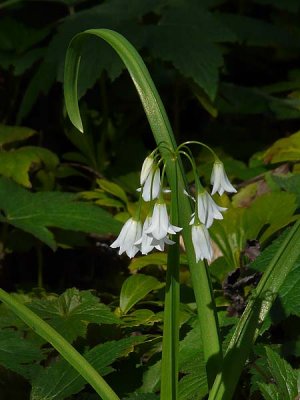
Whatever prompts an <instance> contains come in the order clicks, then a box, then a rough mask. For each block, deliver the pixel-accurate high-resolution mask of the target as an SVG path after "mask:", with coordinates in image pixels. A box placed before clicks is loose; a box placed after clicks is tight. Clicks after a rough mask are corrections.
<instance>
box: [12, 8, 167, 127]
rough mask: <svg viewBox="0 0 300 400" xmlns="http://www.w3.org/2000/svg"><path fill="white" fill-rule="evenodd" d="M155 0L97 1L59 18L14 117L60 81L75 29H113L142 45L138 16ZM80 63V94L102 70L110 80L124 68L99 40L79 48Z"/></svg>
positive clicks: (20, 114) (20, 117) (23, 112)
mask: <svg viewBox="0 0 300 400" xmlns="http://www.w3.org/2000/svg"><path fill="white" fill-rule="evenodd" d="M158 3H159V1H158V0H143V1H140V0H129V1H127V2H126V3H124V1H123V0H112V1H107V2H104V3H102V4H100V5H97V6H94V7H89V8H88V9H85V10H78V11H77V12H76V13H75V14H74V15H70V16H69V15H68V16H67V17H65V18H64V19H62V21H61V23H60V25H59V26H58V29H57V33H56V34H55V35H54V36H53V38H52V39H51V41H50V43H49V46H48V47H47V52H46V55H45V57H44V59H43V61H42V63H41V65H40V68H39V69H38V71H37V73H36V75H35V76H34V77H33V78H32V80H31V82H30V83H29V86H28V88H27V90H26V91H25V95H24V98H23V101H22V104H21V107H20V110H19V113H18V120H21V119H22V118H24V117H25V116H26V115H27V114H28V113H29V111H30V109H31V108H32V106H33V105H34V103H35V102H36V100H37V98H38V96H39V95H40V93H47V92H48V91H49V89H50V87H51V86H52V85H53V84H54V82H55V81H56V80H58V81H60V82H62V81H63V68H64V58H65V54H66V50H67V48H68V44H69V42H70V40H71V39H72V37H73V36H74V35H76V34H77V33H79V32H81V31H83V30H85V29H92V28H95V27H102V28H110V29H116V30H117V31H120V32H123V33H124V34H125V35H126V36H127V37H129V38H130V39H131V40H132V41H133V42H134V43H135V45H136V46H137V47H138V48H141V47H143V46H144V45H145V41H144V39H143V38H144V36H145V35H144V33H143V31H144V26H143V25H141V24H140V23H139V21H140V18H141V17H142V16H143V15H145V14H147V13H149V12H151V11H152V10H153V9H154V8H155V7H156V5H157V4H158ZM82 58H83V60H82V64H83V66H84V68H85V70H86V73H85V74H83V75H82V76H81V77H80V82H79V93H80V95H83V94H84V93H85V92H86V91H87V89H89V88H91V87H92V86H93V85H94V84H95V83H96V82H97V80H98V79H99V78H100V76H101V74H102V72H103V70H106V71H107V73H108V76H109V78H110V79H111V80H114V79H116V78H117V77H118V76H119V75H120V74H121V72H122V71H123V69H124V66H123V64H122V62H121V61H120V60H119V58H118V57H117V56H116V55H115V54H114V52H112V51H111V49H110V48H109V47H108V46H105V45H103V44H101V43H99V41H96V42H95V41H91V42H90V43H89V44H88V45H87V46H85V48H84V50H83V57H82Z"/></svg>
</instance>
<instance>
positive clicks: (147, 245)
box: [135, 216, 154, 254]
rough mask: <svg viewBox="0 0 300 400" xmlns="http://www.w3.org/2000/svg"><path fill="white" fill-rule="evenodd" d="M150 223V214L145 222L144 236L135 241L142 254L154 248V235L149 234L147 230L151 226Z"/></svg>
mask: <svg viewBox="0 0 300 400" xmlns="http://www.w3.org/2000/svg"><path fill="white" fill-rule="evenodd" d="M150 224H151V217H149V216H148V217H147V218H146V219H145V222H144V224H143V231H142V236H141V237H140V238H139V240H137V241H136V242H135V245H136V246H138V247H139V248H140V250H141V253H142V254H148V253H150V251H152V250H153V249H154V245H153V244H152V241H153V237H152V236H150V235H147V233H146V230H147V229H148V228H149V226H150Z"/></svg>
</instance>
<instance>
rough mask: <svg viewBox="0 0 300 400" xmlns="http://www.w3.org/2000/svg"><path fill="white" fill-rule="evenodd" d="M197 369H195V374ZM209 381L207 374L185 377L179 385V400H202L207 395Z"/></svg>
mask: <svg viewBox="0 0 300 400" xmlns="http://www.w3.org/2000/svg"><path fill="white" fill-rule="evenodd" d="M196 371H197V369H195V372H196ZM207 391H208V389H207V379H206V374H205V373H203V371H202V374H199V372H198V371H197V373H194V374H188V375H186V376H184V377H183V378H182V379H181V380H180V381H179V385H178V399H179V400H190V399H193V400H202V399H203V398H204V397H205V396H206V394H207Z"/></svg>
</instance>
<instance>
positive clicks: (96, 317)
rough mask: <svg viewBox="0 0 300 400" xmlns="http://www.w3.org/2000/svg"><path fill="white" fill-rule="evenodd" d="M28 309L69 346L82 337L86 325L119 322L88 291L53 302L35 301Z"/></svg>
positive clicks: (66, 294) (71, 292)
mask: <svg viewBox="0 0 300 400" xmlns="http://www.w3.org/2000/svg"><path fill="white" fill-rule="evenodd" d="M29 306H30V308H31V309H32V310H33V311H34V312H35V313H36V314H37V315H39V316H40V317H41V318H43V319H45V320H47V322H48V323H49V324H50V325H51V326H52V327H53V328H54V329H55V330H56V331H57V332H59V333H60V334H61V335H62V336H64V337H65V338H66V339H67V340H68V341H69V342H72V341H74V340H75V339H76V338H77V337H78V336H85V334H86V329H87V325H88V324H89V323H90V322H92V323H96V324H120V323H121V321H120V320H119V319H118V318H117V317H116V316H115V315H114V314H113V313H112V312H111V311H110V309H109V308H108V307H107V306H105V305H104V304H102V303H100V302H99V299H98V298H97V297H96V296H94V295H93V294H92V293H91V292H89V291H79V290H77V289H74V288H73V289H68V290H67V291H66V292H64V293H63V294H62V295H61V296H59V297H58V298H57V299H55V300H34V301H33V302H32V303H31V304H30V305H29Z"/></svg>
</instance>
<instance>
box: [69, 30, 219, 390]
mask: <svg viewBox="0 0 300 400" xmlns="http://www.w3.org/2000/svg"><path fill="white" fill-rule="evenodd" d="M90 35H93V36H98V37H99V38H102V39H103V40H105V41H106V42H107V43H108V44H110V45H111V46H112V47H113V49H114V50H115V51H116V52H117V53H118V55H119V56H120V57H121V59H122V60H123V62H124V64H125V65H126V67H127V69H128V72H129V74H130V76H131V78H132V80H133V83H134V85H135V87H136V89H137V92H138V94H139V96H140V99H141V102H142V104H143V107H144V110H145V112H146V116H147V118H148V121H149V124H150V127H151V130H152V132H153V135H154V138H155V140H156V143H157V145H158V146H159V148H160V151H161V154H162V157H163V158H164V159H165V160H169V159H170V157H172V155H171V154H170V151H169V149H170V150H171V152H172V153H174V157H175V158H176V155H175V154H176V148H177V145H176V142H175V138H174V135H173V132H172V129H171V126H170V123H169V120H168V117H167V114H166V111H165V108H164V106H163V104H162V101H161V99H160V97H159V94H158V92H157V90H156V88H155V86H154V83H153V81H152V79H151V77H150V75H149V72H148V70H147V68H146V66H145V64H144V62H143V60H142V59H141V57H140V56H139V54H138V53H137V51H136V50H135V48H134V47H133V46H132V45H131V44H130V43H129V42H128V41H127V40H126V39H125V38H124V37H123V36H122V35H120V34H118V33H117V32H114V31H111V30H108V29H90V30H87V31H85V32H83V33H80V34H78V35H76V36H75V37H74V38H73V39H72V41H71V43H70V45H69V48H68V50H67V54H66V61H65V76H64V82H65V84H64V93H65V101H66V108H67V112H68V114H69V117H70V119H71V121H72V123H73V124H74V125H75V126H76V127H77V129H79V130H80V131H81V132H83V125H82V121H81V117H80V112H79V107H78V95H77V79H78V71H79V65H80V54H81V48H82V46H83V45H84V42H85V40H86V38H87V37H89V36H90ZM178 164H179V172H178V176H177V175H176V170H175V167H174V163H170V162H167V167H166V173H167V177H168V180H169V183H170V187H171V190H172V191H173V192H174V190H177V189H178V193H177V196H178V207H179V209H180V215H179V223H180V226H182V227H183V238H184V243H185V247H186V253H187V256H188V260H189V266H190V271H191V276H192V283H193V289H194V292H195V297H196V303H197V308H198V315H199V319H200V325H201V332H202V340H203V350H204V357H205V360H206V364H207V374H208V382H209V383H210V382H212V381H213V380H214V378H215V376H216V375H217V373H218V371H219V369H220V367H221V362H222V351H221V345H220V340H219V332H218V323H217V318H216V312H215V306H214V301H213V296H212V292H211V287H210V282H209V279H208V271H207V269H206V268H205V265H204V263H202V262H198V263H197V262H196V259H195V254H194V248H193V244H192V237H191V227H190V226H189V220H190V217H191V213H192V208H191V204H190V200H189V199H188V197H187V196H186V195H185V194H184V192H183V190H184V189H185V187H186V181H185V175H184V172H183V168H182V164H181V162H180V159H178ZM177 179H178V181H177ZM176 181H177V182H176Z"/></svg>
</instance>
